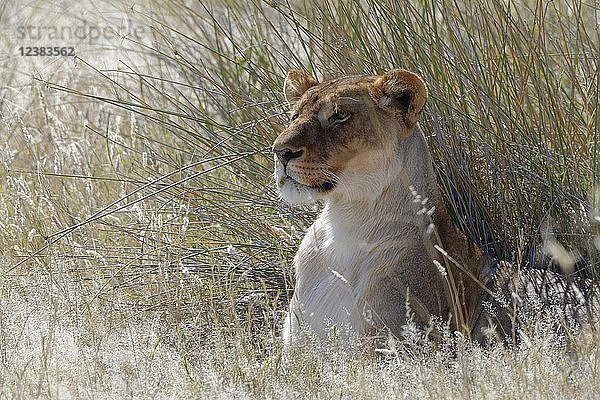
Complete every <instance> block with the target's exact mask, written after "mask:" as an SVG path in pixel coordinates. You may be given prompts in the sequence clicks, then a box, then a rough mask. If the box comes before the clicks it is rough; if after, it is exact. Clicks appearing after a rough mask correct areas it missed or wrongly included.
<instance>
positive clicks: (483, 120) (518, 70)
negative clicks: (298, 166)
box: [0, 0, 600, 398]
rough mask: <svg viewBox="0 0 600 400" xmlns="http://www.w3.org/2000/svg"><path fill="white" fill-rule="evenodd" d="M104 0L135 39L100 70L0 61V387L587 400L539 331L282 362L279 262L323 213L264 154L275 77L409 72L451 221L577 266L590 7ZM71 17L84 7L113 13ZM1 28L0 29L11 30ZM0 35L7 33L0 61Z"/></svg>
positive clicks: (587, 129)
mask: <svg viewBox="0 0 600 400" xmlns="http://www.w3.org/2000/svg"><path fill="white" fill-rule="evenodd" d="M6 4H8V5H5V6H4V8H2V6H0V10H3V11H2V12H0V22H4V24H3V26H5V27H7V26H8V27H10V26H14V24H16V23H17V22H15V21H14V20H11V19H8V18H9V16H10V14H11V13H10V12H14V9H16V3H6ZM36 4H38V3H36ZM40 4H43V2H40V3H39V4H38V5H40ZM57 5H58V3H57ZM102 6H103V7H109V4H108V3H107V4H105V5H102ZM110 7H112V8H111V10H113V11H111V13H114V12H117V13H120V14H119V15H124V16H126V17H127V18H128V19H130V20H131V21H134V22H135V23H136V24H138V25H140V26H145V27H148V30H147V31H146V32H147V33H146V36H144V38H143V39H141V40H137V39H135V40H134V39H132V38H131V37H129V38H122V39H120V41H119V44H118V45H119V46H121V52H120V53H118V57H120V61H119V62H118V63H109V64H108V65H109V66H108V67H106V65H107V62H106V60H105V59H103V60H99V59H97V58H96V54H95V53H87V57H86V54H83V55H81V58H80V59H77V60H76V65H75V66H74V67H73V68H68V67H67V66H66V65H65V66H64V67H63V66H59V67H57V69H56V72H54V73H52V74H51V73H49V72H47V70H45V69H38V70H36V71H35V74H34V78H33V79H32V78H28V73H29V72H30V71H28V70H27V64H25V60H23V59H19V58H18V57H17V58H10V57H9V58H6V63H5V65H6V66H5V67H4V68H3V69H2V70H1V71H2V77H3V82H11V81H12V82H19V83H18V84H14V85H13V86H11V85H9V84H7V85H6V86H5V87H3V88H2V91H1V92H0V94H1V103H0V117H1V125H0V126H1V127H0V133H1V135H0V139H1V140H2V146H1V149H0V160H1V161H2V167H1V168H0V176H1V177H2V179H1V180H0V185H1V187H2V191H1V192H0V227H1V228H2V229H0V252H1V254H2V255H3V256H4V261H3V266H2V269H1V271H2V273H1V274H0V293H1V296H0V301H1V302H2V307H1V308H0V325H1V329H0V331H1V333H0V348H1V349H3V350H2V351H0V387H2V389H1V390H0V393H1V394H2V395H4V396H6V397H9V396H10V397H32V396H45V397H51V398H55V397H56V398H62V397H64V396H65V395H67V394H68V395H70V396H73V397H103V395H107V394H114V395H115V396H116V397H122V396H125V395H130V396H133V397H150V396H153V395H154V396H157V397H168V396H182V397H183V396H187V397H197V396H206V397H210V396H212V395H216V394H219V395H221V396H222V397H234V396H235V397H239V396H241V395H244V396H258V397H268V398H289V397H302V396H303V395H307V396H312V397H334V396H335V397H353V398H354V397H364V398H370V397H379V396H381V395H382V393H383V394H385V396H386V397H391V396H393V395H394V394H397V393H409V394H410V395H411V397H412V396H414V397H436V398H437V397H452V398H454V397H469V396H476V397H486V396H487V397H502V396H503V393H507V392H508V393H511V397H513V396H512V395H514V397H516V396H519V397H528V396H529V397H533V398H537V397H540V396H558V397H575V396H580V397H586V396H587V397H593V396H594V395H595V394H596V393H597V389H596V387H597V386H598V381H599V380H598V379H599V378H598V373H597V371H598V369H597V365H596V364H597V362H596V358H597V357H596V353H597V351H598V349H597V345H596V341H592V342H591V343H578V344H576V346H575V348H574V350H573V351H572V352H571V354H570V355H566V354H565V353H564V351H563V349H562V348H560V346H558V345H556V343H555V342H553V341H551V340H549V339H548V335H547V333H544V332H541V333H540V332H538V335H534V336H533V337H531V338H530V339H528V340H527V341H524V343H523V344H522V346H521V348H519V349H509V350H506V349H502V348H497V349H496V348H494V349H491V350H489V352H484V351H482V350H480V349H477V348H471V347H470V346H468V345H466V344H463V345H459V347H458V348H456V347H452V348H449V349H447V350H442V351H439V352H431V351H430V350H429V349H423V348H420V347H419V346H420V345H413V344H410V343H404V344H403V343H398V348H397V351H396V352H395V353H394V354H393V355H392V356H391V360H390V361H389V362H387V363H383V364H376V363H372V362H371V361H370V360H365V359H362V358H360V357H354V356H352V355H348V354H345V355H340V354H338V353H336V352H335V351H334V350H333V349H326V351H324V352H323V353H322V354H321V353H319V352H318V350H314V351H308V350H307V352H306V353H301V352H300V353H292V354H282V353H281V346H280V343H279V340H278V334H279V327H280V325H281V317H282V314H283V310H284V309H285V306H286V304H287V298H288V297H289V295H290V294H291V287H292V284H293V274H292V271H291V268H290V265H291V260H292V257H293V254H294V251H295V248H296V246H297V244H298V243H299V240H300V239H301V237H302V234H303V231H304V230H305V229H306V227H307V226H309V224H310V223H311V221H312V219H313V218H314V216H315V214H316V212H317V211H318V205H317V206H314V207H307V208H290V207H288V206H287V205H285V204H283V203H282V202H281V201H280V200H279V199H278V195H277V193H276V191H275V190H274V185H273V182H272V178H271V175H272V161H271V160H272V157H271V152H270V144H271V142H272V141H273V140H274V138H275V137H276V135H277V134H278V132H280V131H281V130H282V129H283V127H284V124H285V121H287V108H286V105H285V104H284V102H283V98H282V95H281V86H282V80H283V77H284V76H285V72H286V71H287V70H288V69H290V68H305V69H307V70H309V71H310V72H311V73H312V74H313V75H315V76H316V77H317V78H319V79H327V78H329V77H333V76H338V75H343V74H363V73H381V72H383V71H385V70H387V69H389V68H394V67H403V68H407V69H410V70H414V71H416V72H418V73H419V74H420V75H421V76H423V78H424V80H425V81H426V82H427V83H428V85H429V88H430V100H429V102H428V105H427V108H426V112H425V113H424V115H423V121H422V126H423V130H424V131H425V132H426V135H427V139H428V142H429V144H430V148H431V150H432V152H433V154H434V156H435V162H436V168H437V172H438V177H439V182H440V184H441V187H442V189H443V192H444V195H445V197H446V200H447V203H448V205H449V207H450V209H451V210H452V212H453V215H454V217H455V220H456V221H457V222H458V223H459V225H460V226H461V227H462V228H463V229H464V230H465V232H466V233H467V234H469V235H470V236H471V237H473V238H474V239H475V240H476V241H477V242H478V243H480V244H481V246H482V247H483V248H484V249H485V250H486V251H487V252H488V253H490V254H494V255H496V256H498V257H501V258H504V259H510V260H513V261H515V262H516V263H517V264H522V265H527V264H535V265H539V264H540V263H542V262H543V260H544V259H543V257H542V256H543V253H544V246H543V243H544V240H545V239H546V241H547V240H548V238H554V237H555V238H556V239H557V240H558V242H559V243H560V244H561V246H563V247H565V248H566V250H567V251H570V252H573V253H572V254H573V256H574V257H575V256H576V257H579V258H580V260H581V262H580V263H579V264H578V267H579V269H580V271H579V273H580V274H583V275H586V276H591V277H595V276H596V275H597V271H596V269H597V264H598V252H599V250H600V239H598V237H599V234H600V232H599V230H600V228H599V227H600V220H599V218H600V211H599V209H600V194H599V189H598V183H599V173H600V166H599V162H600V161H599V157H600V148H599V145H598V126H599V121H600V116H599V114H598V96H599V95H598V83H599V81H600V72H599V69H598V59H599V57H600V37H599V34H598V24H599V23H600V9H599V8H598V6H597V5H594V4H593V3H590V2H583V1H575V2H556V1H555V2H534V1H525V0H523V1H519V2H513V1H500V0H498V1H495V0H494V1H480V0H471V1H465V2H458V1H450V0H439V1H432V2H426V1H415V2H403V1H386V2H383V1H376V0H366V1H362V2H350V1H333V0H328V1H324V2H321V1H318V2H317V1H314V2H313V1H309V0H306V1H296V2H291V3H290V2H287V1H259V0H251V1H247V2H234V1H224V2H199V3H193V2H188V1H183V0H175V1H172V2H168V3H166V4H163V3H162V2H154V1H148V2H146V3H143V4H141V5H134V6H132V7H131V6H130V5H129V4H125V3H119V2H116V3H115V4H112V3H111V4H110ZM84 8H86V10H88V11H86V12H89V14H88V15H86V17H85V18H92V16H93V15H96V17H95V18H97V19H98V20H100V21H101V20H102V18H104V17H107V16H108V15H109V12H108V11H106V9H104V10H103V8H102V7H98V6H97V5H96V6H93V5H91V4H87V3H85V5H84ZM7 10H8V11H7ZM9 11H10V12H9ZM31 11H32V13H33V16H32V17H31V18H33V19H35V18H40V17H41V16H40V15H38V16H36V15H35V14H36V11H35V8H32V9H31ZM69 18H73V19H74V20H80V18H82V17H81V16H79V15H77V14H74V15H72V16H71V17H69ZM149 27H151V29H150V28H149ZM5 29H7V30H6V32H5V33H6V34H5V35H3V38H5V39H3V40H7V39H6V38H10V35H11V32H12V34H13V36H14V30H13V31H11V30H10V29H8V28H5ZM16 44H17V43H13V42H10V41H9V42H7V43H6V47H7V49H9V53H10V54H14V49H15V48H16ZM97 51H100V50H97ZM106 51H108V50H106ZM110 54H112V53H110ZM31 62H33V60H32V61H31ZM533 322H534V321H532V326H533V328H532V330H533V331H535V330H536V328H535V327H536V326H538V325H535V324H533ZM542 325H543V324H542ZM461 346H462V347H461ZM62 360H66V361H67V362H66V363H61V361H62ZM80 360H83V361H84V362H83V363H82V362H80ZM531 360H534V361H531ZM65 377H66V378H65ZM406 382H414V383H415V386H410V385H408V384H407V383H406ZM434 383H435V384H434ZM223 386H224V387H225V389H223V390H222V387H223ZM388 395H389V396H388Z"/></svg>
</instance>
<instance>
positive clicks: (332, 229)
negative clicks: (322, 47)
mask: <svg viewBox="0 0 600 400" xmlns="http://www.w3.org/2000/svg"><path fill="white" fill-rule="evenodd" d="M284 93H285V95H286V99H287V101H288V103H289V105H290V107H291V111H292V112H291V114H292V115H293V118H292V121H291V122H290V125H289V126H288V127H287V128H286V129H285V130H284V131H283V132H282V133H281V134H280V135H279V136H278V137H277V139H276V140H275V143H274V144H273V150H274V152H275V154H276V157H275V161H276V167H275V179H276V182H277V185H278V187H279V190H280V193H281V195H282V197H283V198H284V199H285V200H287V201H289V202H290V203H311V202H314V201H316V200H321V201H323V203H324V208H323V210H322V212H321V214H320V215H319V217H318V218H317V220H316V221H315V222H314V223H313V225H312V226H311V227H310V228H309V229H308V230H307V232H306V235H305V237H304V239H303V240H302V243H301V244H300V247H299V249H298V252H297V254H296V257H295V258H294V268H295V270H296V285H295V288H294V294H293V297H292V299H291V302H290V306H289V312H288V315H287V317H286V320H285V324H284V328H283V336H284V340H285V342H286V343H287V344H291V343H294V342H296V341H297V340H299V339H301V338H302V336H303V335H304V334H305V333H306V334H309V335H311V336H313V337H315V336H316V337H317V338H318V339H325V338H327V337H330V336H337V337H338V338H341V339H343V340H350V338H351V337H357V338H363V337H365V336H373V335H378V334H380V333H391V334H392V335H395V336H401V335H402V332H403V329H404V326H405V325H406V322H407V321H406V316H407V313H406V311H407V310H406V305H407V304H408V305H409V307H410V309H411V311H412V312H413V313H414V318H415V320H416V321H417V322H420V323H422V324H423V325H425V324H428V323H430V322H431V319H432V318H434V317H439V318H441V319H442V320H449V321H450V322H451V326H452V327H453V329H456V330H459V331H461V332H462V333H463V334H465V335H467V336H473V337H475V339H477V340H481V339H482V338H483V332H486V331H489V330H490V329H489V328H496V329H497V330H498V331H499V332H500V333H501V334H502V335H503V336H504V338H506V337H510V336H512V337H514V332H515V326H516V325H515V323H516V321H517V318H516V316H515V309H516V307H513V306H515V305H516V306H520V304H521V303H519V304H516V303H515V301H516V300H515V299H519V302H522V301H521V297H520V296H521V295H522V296H523V297H525V296H526V295H527V294H528V293H529V292H531V288H532V285H533V286H536V287H542V286H543V285H545V283H544V282H548V278H547V276H548V275H546V278H540V276H538V274H535V273H534V274H531V273H521V272H520V271H517V272H516V273H515V272H514V271H510V268H508V267H507V265H508V264H501V267H502V268H499V267H498V263H497V262H496V261H495V260H493V259H491V258H490V257H486V256H485V255H484V254H483V253H482V252H481V250H480V249H479V248H478V247H477V246H476V245H475V244H474V243H472V242H471V241H470V240H469V239H467V237H466V236H465V235H464V234H463V233H462V232H461V231H459V229H457V227H456V226H455V225H454V224H453V222H452V220H451V219H450V216H449V214H448V212H447V210H446V208H445V206H444V202H443V200H442V198H441V196H440V192H439V189H438V186H437V183H436V177H435V173H434V170H433V163H432V159H431V155H430V152H429V150H428V148H427V144H426V142H425V138H424V136H423V133H422V131H421V129H420V127H419V124H418V119H419V116H420V114H421V112H422V110H423V107H424V105H425V102H426V100H427V89H426V86H425V84H424V83H423V81H422V80H421V79H420V78H419V77H418V76H417V75H415V74H413V73H411V72H409V71H406V70H401V69H396V70H392V71H389V72H388V73H386V74H384V75H382V76H350V77H343V78H338V79H334V80H330V81H326V82H323V83H318V82H317V81H316V80H315V79H313V78H312V77H310V76H308V75H307V74H306V73H304V72H302V71H298V70H292V71H290V72H289V73H288V76H287V78H286V80H285V84H284ZM498 270H501V272H502V273H501V274H500V276H501V279H496V275H497V271H498ZM550 281H551V282H552V284H551V285H550V286H547V285H546V286H544V287H545V288H547V287H550V289H551V292H552V293H554V294H555V296H559V295H561V293H562V294H568V293H571V295H569V296H567V295H565V297H564V298H565V301H567V302H570V303H572V304H574V302H575V301H578V300H577V299H578V298H579V297H581V296H579V292H578V289H577V288H576V287H575V286H573V285H571V286H569V285H567V284H566V283H565V281H564V279H563V278H561V277H557V276H554V275H552V276H551V280H550ZM557 282H563V283H565V284H564V285H559V284H557ZM588 286H589V285H587V286H586V285H582V286H581V287H583V288H585V287H588ZM588 292H589V293H591V292H592V290H587V292H586V296H584V297H586V298H585V299H584V302H583V303H581V304H584V306H583V307H579V308H578V307H573V308H572V310H573V311H572V312H571V315H575V317H576V319H578V318H579V316H580V315H584V314H585V311H587V310H589V307H588V306H587V304H589V297H590V296H588V295H587V294H588ZM503 296H504V297H507V298H508V299H509V300H508V301H506V302H504V301H503V300H502V297H503ZM577 296H579V297H577ZM539 297H540V296H538V298H539ZM567 297H568V299H567ZM504 303H506V304H504ZM546 303H548V302H547V301H546Z"/></svg>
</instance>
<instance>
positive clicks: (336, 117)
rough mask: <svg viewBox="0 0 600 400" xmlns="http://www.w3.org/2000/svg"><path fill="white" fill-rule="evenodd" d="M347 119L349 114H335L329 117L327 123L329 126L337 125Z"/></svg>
mask: <svg viewBox="0 0 600 400" xmlns="http://www.w3.org/2000/svg"><path fill="white" fill-rule="evenodd" d="M348 118H350V113H345V112H336V113H335V114H333V115H332V116H331V117H329V119H328V121H329V123H330V124H336V123H338V124H339V123H340V122H344V121H346V120H347V119H348Z"/></svg>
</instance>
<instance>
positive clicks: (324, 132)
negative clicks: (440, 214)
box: [273, 69, 427, 203]
mask: <svg viewBox="0 0 600 400" xmlns="http://www.w3.org/2000/svg"><path fill="white" fill-rule="evenodd" d="M284 93H285V96H286V99H287V101H288V103H289V105H290V108H291V114H292V116H291V119H290V124H289V126H288V127H287V128H286V129H285V130H284V131H283V132H281V134H280V135H279V136H278V137H277V139H276V140H275V143H274V144H273V152H274V153H275V180H276V182H277V185H278V187H279V191H280V193H281V196H282V197H283V198H284V200H286V201H288V202H290V203H310V202H313V201H314V200H317V199H327V198H331V197H332V196H336V195H339V196H345V197H352V198H355V197H361V196H369V195H372V194H373V193H374V191H375V192H376V191H377V190H378V189H379V190H381V189H380V187H381V186H382V184H383V183H382V182H383V181H385V175H386V167H387V166H389V164H390V163H392V162H393V160H394V154H395V153H396V152H397V151H398V148H399V146H401V142H402V140H403V139H404V138H406V137H408V136H409V135H411V134H412V133H413V131H414V128H415V125H416V123H417V120H418V117H419V114H420V113H421V110H422V109H423V106H424V105H425V101H426V98H427V89H426V87H425V84H424V83H423V81H422V80H421V79H420V78H419V77H418V76H417V75H415V74H413V73H412V72H409V71H406V70H401V69H395V70H391V71H389V72H388V73H386V74H384V75H382V76H349V77H343V78H338V79H334V80H330V81H326V82H323V83H318V82H317V81H316V80H314V79H313V78H311V77H310V76H309V75H307V74H306V73H304V72H302V71H298V70H292V71H290V72H289V73H288V75H287V77H286V79H285V83H284Z"/></svg>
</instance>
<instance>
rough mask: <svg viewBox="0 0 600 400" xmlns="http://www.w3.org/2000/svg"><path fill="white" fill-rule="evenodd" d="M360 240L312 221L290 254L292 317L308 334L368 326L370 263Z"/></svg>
mask: <svg viewBox="0 0 600 400" xmlns="http://www.w3.org/2000/svg"><path fill="white" fill-rule="evenodd" d="M369 249H370V246H369V244H368V243H367V241H365V240H364V239H363V238H361V237H359V236H357V235H354V234H352V233H347V232H341V231H333V230H332V229H330V227H329V226H328V225H326V224H323V221H320V220H317V221H316V222H315V224H314V225H313V226H312V227H311V228H310V229H309V230H308V232H307V235H306V236H305V238H304V240H303V241H302V244H301V245H300V248H299V250H298V253H297V255H296V258H295V268H296V287H295V291H294V302H295V307H293V308H295V310H292V312H296V313H297V314H299V315H297V317H298V316H299V317H300V318H299V321H301V323H302V324H304V325H305V326H308V327H309V328H310V329H311V330H312V331H313V332H314V333H317V334H326V333H327V332H328V331H331V330H332V329H336V330H337V331H338V332H344V331H352V332H354V333H357V334H359V335H360V334H362V333H364V331H365V330H366V329H367V328H368V326H369V325H370V312H371V310H370V308H369V305H368V302H367V298H368V297H369V291H370V290H371V283H372V276H371V271H370V268H369V266H370V265H373V264H374V263H375V262H376V261H375V260H373V259H372V258H373V256H372V254H371V253H370V251H369Z"/></svg>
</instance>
